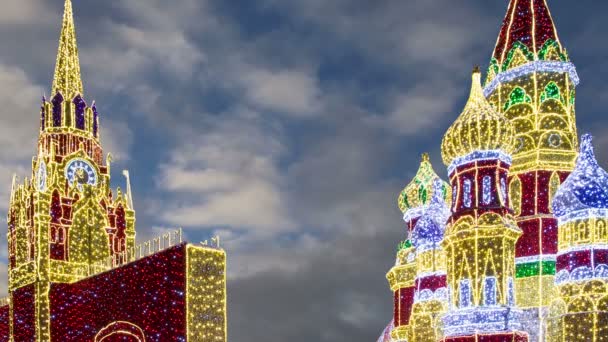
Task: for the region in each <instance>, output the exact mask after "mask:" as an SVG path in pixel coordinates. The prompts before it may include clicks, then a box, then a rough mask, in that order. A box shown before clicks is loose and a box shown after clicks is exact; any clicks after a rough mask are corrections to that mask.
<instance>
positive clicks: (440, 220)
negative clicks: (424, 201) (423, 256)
mask: <svg viewBox="0 0 608 342" xmlns="http://www.w3.org/2000/svg"><path fill="white" fill-rule="evenodd" d="M443 189H444V183H443V181H442V180H441V179H439V178H436V179H435V180H434V182H433V198H432V199H431V204H429V207H428V209H427V210H426V211H425V213H424V215H422V217H421V218H420V219H419V220H418V222H417V223H416V226H415V227H414V231H413V232H412V237H411V240H412V243H413V244H414V246H415V247H416V250H418V251H424V250H427V249H431V248H436V247H438V245H439V243H440V242H441V241H442V240H443V235H444V233H445V226H446V225H445V223H446V221H447V220H448V218H449V216H450V209H449V207H448V206H447V204H446V202H445V199H444V196H443Z"/></svg>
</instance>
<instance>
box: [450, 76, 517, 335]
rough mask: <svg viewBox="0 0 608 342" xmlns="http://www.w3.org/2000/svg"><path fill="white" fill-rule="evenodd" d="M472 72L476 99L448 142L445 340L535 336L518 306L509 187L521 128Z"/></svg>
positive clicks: (471, 99) (454, 127) (472, 93)
mask: <svg viewBox="0 0 608 342" xmlns="http://www.w3.org/2000/svg"><path fill="white" fill-rule="evenodd" d="M472 78H473V84H472V87H471V94H470V97H469V100H468V102H467V104H466V106H465V108H464V110H463V112H462V114H461V115H460V117H459V118H458V119H457V120H456V121H455V122H454V124H453V125H452V126H451V127H450V128H449V129H448V131H447V133H446V134H445V137H444V139H443V143H442V154H443V160H444V162H445V164H446V165H447V166H448V173H449V177H450V184H451V185H452V194H453V199H452V214H451V216H450V218H449V220H448V223H447V230H446V234H445V238H444V241H443V243H442V247H443V248H444V249H445V253H446V258H447V278H448V281H447V282H448V293H449V309H448V312H447V313H446V314H445V315H444V316H443V333H444V338H443V339H442V341H444V342H469V341H471V342H477V341H492V342H498V341H505V342H506V341H518V342H519V341H528V335H527V334H526V333H525V332H523V331H522V330H521V324H520V321H519V316H520V315H521V312H520V311H519V310H517V309H516V308H515V291H514V278H515V243H516V241H517V239H518V238H519V236H520V235H521V230H520V229H519V228H518V227H517V225H516V223H515V220H514V219H513V216H512V213H511V209H510V208H509V205H508V196H507V191H506V181H507V177H508V174H509V168H510V166H511V157H510V153H511V152H512V151H513V142H514V141H513V140H514V139H513V138H514V129H513V126H512V125H511V124H510V123H509V121H508V120H507V119H506V118H505V117H504V116H502V115H501V114H499V113H497V112H496V111H495V110H494V109H493V108H492V106H491V105H490V104H489V103H488V102H487V101H486V99H485V97H484V96H483V91H482V89H481V81H480V80H481V73H480V72H479V69H476V70H475V71H474V72H473V76H472Z"/></svg>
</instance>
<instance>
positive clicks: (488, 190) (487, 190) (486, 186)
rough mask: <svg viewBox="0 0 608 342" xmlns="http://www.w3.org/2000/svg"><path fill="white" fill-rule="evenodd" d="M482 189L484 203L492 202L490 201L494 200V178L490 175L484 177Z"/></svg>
mask: <svg viewBox="0 0 608 342" xmlns="http://www.w3.org/2000/svg"><path fill="white" fill-rule="evenodd" d="M482 191H483V196H482V201H483V204H490V202H492V178H491V177H490V176H484V177H483V181H482Z"/></svg>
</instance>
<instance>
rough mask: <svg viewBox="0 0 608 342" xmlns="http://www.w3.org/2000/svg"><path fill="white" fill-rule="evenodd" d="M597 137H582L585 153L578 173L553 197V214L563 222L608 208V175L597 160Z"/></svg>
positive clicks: (581, 156) (582, 153)
mask: <svg viewBox="0 0 608 342" xmlns="http://www.w3.org/2000/svg"><path fill="white" fill-rule="evenodd" d="M592 140H593V137H592V136H591V135H590V134H585V135H583V136H582V137H581V150H580V153H579V155H578V159H577V161H576V166H575V168H574V171H572V173H571V174H570V176H568V178H567V179H566V181H565V182H564V183H563V184H562V185H561V186H560V187H559V189H558V190H557V193H556V194H555V197H554V198H553V203H552V207H553V213H554V214H555V216H557V218H558V219H560V221H562V220H564V219H565V220H569V218H572V219H584V218H587V217H588V216H589V215H593V212H594V211H595V212H597V211H599V212H604V214H602V215H605V213H608V211H605V210H606V209H608V173H607V172H606V171H605V170H604V169H602V167H601V166H600V165H599V164H598V163H597V160H596V159H595V154H594V152H593V145H592V143H591V141H592Z"/></svg>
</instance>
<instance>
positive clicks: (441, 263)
mask: <svg viewBox="0 0 608 342" xmlns="http://www.w3.org/2000/svg"><path fill="white" fill-rule="evenodd" d="M447 189H449V186H447V184H445V182H443V181H442V180H440V179H439V178H436V179H435V181H434V191H433V198H432V199H431V204H430V205H429V208H428V209H427V210H426V211H425V213H424V215H422V217H421V218H420V219H419V220H418V222H417V223H416V226H415V227H414V231H413V232H412V238H411V239H412V244H413V245H414V247H415V248H416V281H415V294H414V306H413V309H412V317H411V323H410V326H411V335H410V336H411V339H410V341H417V342H436V341H438V340H439V339H440V338H441V332H440V331H439V326H440V324H439V323H440V322H439V320H440V318H441V315H442V314H443V313H444V312H445V311H446V309H447V299H448V289H447V279H446V261H445V253H444V252H443V250H442V248H441V242H442V241H443V235H444V232H445V223H446V221H447V219H448V217H449V216H450V209H449V208H448V206H447V205H446V203H445V199H444V197H445V195H444V194H445V193H446V190H447Z"/></svg>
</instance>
